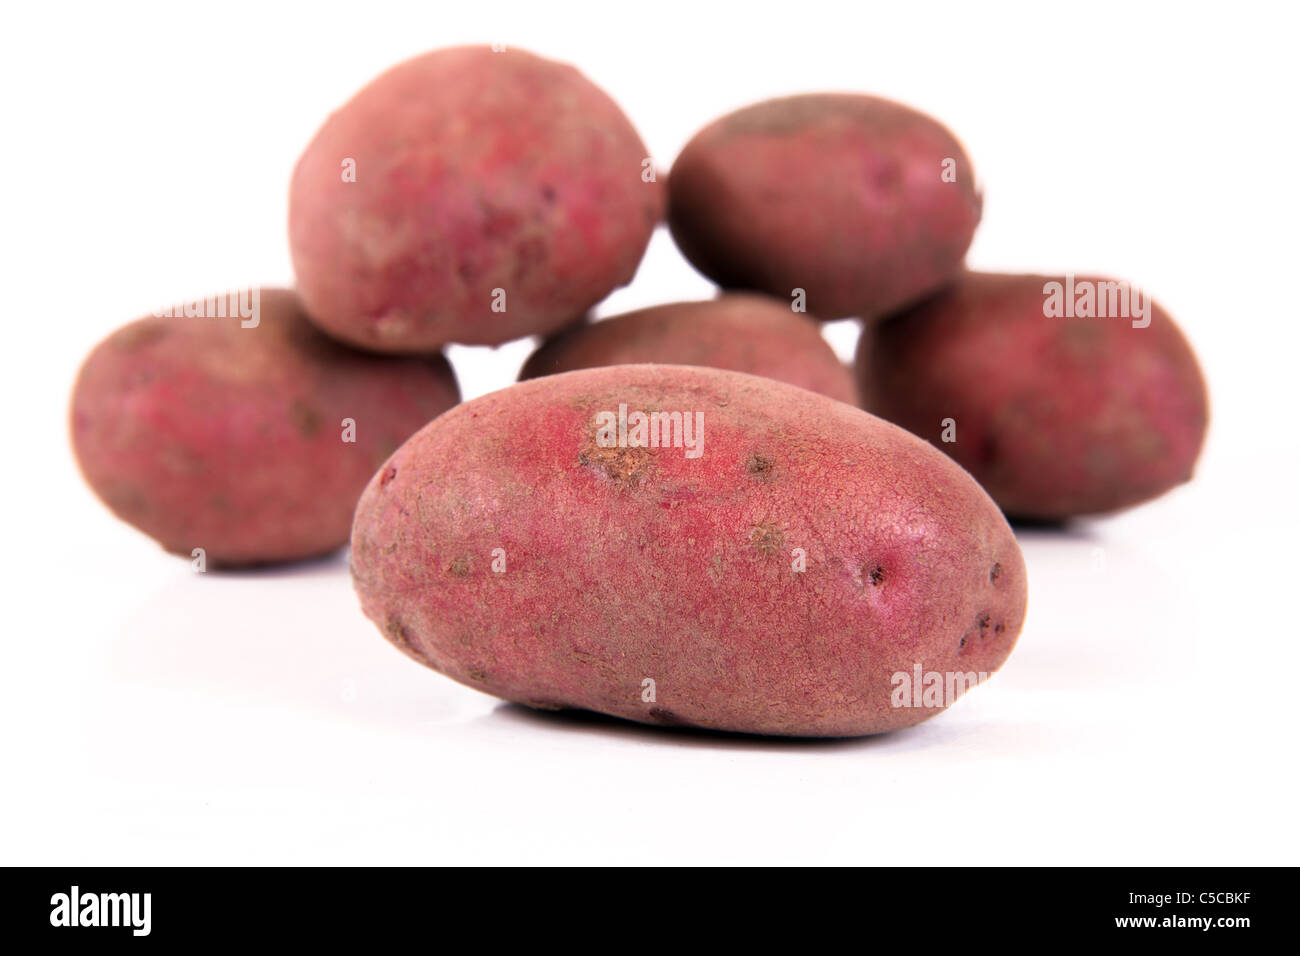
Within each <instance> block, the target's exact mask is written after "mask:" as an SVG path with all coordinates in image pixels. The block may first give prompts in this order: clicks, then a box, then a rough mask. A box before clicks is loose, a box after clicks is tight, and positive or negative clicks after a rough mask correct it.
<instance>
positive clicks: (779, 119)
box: [668, 94, 981, 319]
mask: <svg viewBox="0 0 1300 956" xmlns="http://www.w3.org/2000/svg"><path fill="white" fill-rule="evenodd" d="M980 209H981V199H980V195H979V193H978V192H977V190H976V185H975V177H974V172H973V171H972V169H971V164H970V161H969V160H968V159H967V158H966V154H965V152H964V151H963V150H962V147H961V144H960V143H958V141H957V140H956V139H955V138H954V137H953V135H952V134H951V133H949V132H948V131H947V130H946V129H944V128H943V127H942V126H941V125H939V123H937V122H936V121H934V120H933V119H931V118H930V117H928V116H926V115H925V114H923V113H919V112H917V111H915V110H912V109H909V108H908V107H906V106H903V105H901V104H898V103H893V102H890V101H889V100H884V99H879V98H877V97H873V96H861V95H851V94H808V95H803V96H791V97H786V98H784V99H775V100H766V101H764V102H761V103H757V104H755V105H753V106H749V107H746V108H744V109H741V110H738V111H736V112H734V113H731V114H729V115H727V116H724V117H722V118H721V119H719V120H717V121H715V122H714V123H713V124H711V125H710V126H708V127H706V128H705V129H704V130H703V131H701V132H700V133H698V134H696V136H695V137H694V138H693V139H692V140H691V141H690V142H689V143H687V145H686V147H685V148H684V149H683V150H682V152H681V155H680V156H678V158H677V161H676V162H675V163H674V164H673V167H672V171H671V173H670V175H669V179H668V224H669V227H670V228H671V229H672V234H673V238H674V239H675V240H676V241H677V244H678V245H679V246H680V247H681V250H682V252H683V253H684V254H685V255H686V257H687V258H688V259H690V260H691V262H692V263H693V264H694V265H695V266H696V268H698V269H699V270H700V271H701V272H703V273H704V274H705V275H706V276H708V277H709V278H711V279H713V280H714V281H715V282H717V283H718V284H719V285H721V286H723V287H724V288H728V289H754V290H757V291H761V292H767V293H769V294H771V295H775V296H779V297H789V296H790V295H792V294H793V292H792V290H794V289H803V290H805V292H806V293H807V306H808V311H809V312H811V313H813V314H814V315H817V316H819V317H821V318H824V319H832V318H839V317H843V316H861V317H863V318H874V317H876V316H879V315H883V314H885V313H887V312H891V311H893V310H895V309H898V308H901V307H903V306H905V305H907V304H909V303H911V302H913V301H915V300H917V299H919V298H921V297H922V296H924V295H926V294H928V293H930V292H933V291H934V290H935V289H937V288H939V287H941V286H943V285H944V284H945V283H947V282H949V281H951V280H952V279H954V278H955V277H956V276H957V274H958V273H959V271H960V269H961V264H962V260H963V258H964V257H965V255H966V250H967V248H968V247H969V246H970V243H971V238H972V237H973V235H974V233H975V227H976V225H977V224H978V222H979V219H980Z"/></svg>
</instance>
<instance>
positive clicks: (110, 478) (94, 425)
mask: <svg viewBox="0 0 1300 956" xmlns="http://www.w3.org/2000/svg"><path fill="white" fill-rule="evenodd" d="M208 301H209V302H211V303H213V305H212V306H211V311H213V312H215V311H216V303H217V302H219V301H222V299H221V298H218V297H212V298H211V299H210V300H208ZM241 304H244V305H247V306H249V308H247V312H248V313H249V315H248V316H247V317H245V316H241V315H237V314H235V312H236V309H235V308H234V307H231V308H226V309H222V310H221V311H222V312H223V314H224V315H225V316H226V317H217V316H215V315H209V316H208V317H204V318H199V317H185V316H181V315H178V316H165V317H150V318H145V319H140V320H139V321H137V322H132V323H131V324H130V325H127V326H124V327H123V328H121V329H119V330H118V331H116V332H114V333H113V334H112V335H110V336H109V337H108V338H107V339H105V340H104V341H103V342H102V343H100V344H99V345H98V346H97V347H96V348H95V350H94V351H93V352H92V353H91V354H90V357H89V358H87V359H86V362H85V364H84V365H83V366H82V369H81V373H80V375H79V376H78V378H77V384H76V386H75V389H74V392H73V396H72V441H73V446H74V449H75V451H76V454H77V459H78V461H79V462H80V464H81V469H82V471H83V472H84V474H85V476H86V479H87V480H88V481H89V482H90V485H91V487H92V488H94V490H95V492H96V493H97V494H98V495H99V497H100V498H102V499H103V501H104V503H105V504H107V505H108V506H109V508H111V509H112V511H113V512H114V514H116V515H117V516H118V517H119V518H121V519H122V520H124V521H127V522H129V523H130V524H133V525H135V526H136V527H137V528H139V529H140V530H141V531H143V532H144V533H145V534H147V535H149V536H150V537H152V538H155V539H156V540H157V541H159V542H160V543H161V544H162V546H163V547H164V548H166V549H167V550H168V551H172V552H176V553H178V554H183V555H186V556H189V555H191V554H192V553H193V552H194V549H196V548H202V549H203V553H204V556H205V559H206V562H207V564H210V565H213V566H219V565H244V564H262V563H267V562H274V561H289V560H295V559H299V558H307V557H312V556H315V555H320V554H324V553H327V552H329V551H333V550H335V549H337V548H339V547H341V546H342V545H344V544H346V543H347V540H348V532H349V530H350V529H351V527H352V512H353V509H354V508H355V507H356V502H357V498H358V496H359V495H360V494H361V491H362V489H363V488H365V486H366V482H367V480H368V479H369V478H370V475H371V474H372V473H373V472H374V469H375V468H376V467H378V465H379V464H380V463H381V462H382V461H383V460H384V459H385V458H387V457H388V456H389V455H390V454H392V452H393V450H394V449H396V448H397V447H398V446H399V445H400V444H401V443H402V442H404V441H405V440H406V439H407V438H409V437H410V436H411V435H412V434H414V433H415V431H416V430H418V429H419V428H420V427H422V426H423V425H425V424H426V423H427V422H429V421H430V420H431V419H433V418H435V417H437V416H438V415H440V414H441V413H442V412H444V411H446V410H447V409H448V408H450V407H451V406H452V405H454V404H456V401H457V400H458V398H459V392H458V390H457V387H456V379H455V377H454V375H453V374H452V370H451V366H450V365H449V364H448V363H447V360H446V359H444V358H443V357H442V356H441V355H432V356H428V357H422V358H384V357H381V356H377V355H369V354H366V353H364V352H357V351H354V350H352V349H349V348H346V347H344V346H342V345H340V344H338V343H337V342H335V341H333V340H332V339H329V338H326V337H325V336H324V335H322V334H321V333H320V332H318V331H317V330H316V328H315V327H314V326H312V325H311V323H309V322H308V321H307V319H306V318H305V317H304V316H303V314H302V310H301V308H300V306H299V304H298V301H297V299H296V298H295V297H294V295H293V293H291V292H288V291H286V290H283V289H265V290H261V291H260V292H259V293H258V298H257V300H255V304H254V300H253V299H252V298H251V296H249V297H248V298H247V300H246V301H242V303H241ZM205 307H206V306H205Z"/></svg>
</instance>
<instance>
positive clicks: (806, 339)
mask: <svg viewBox="0 0 1300 956" xmlns="http://www.w3.org/2000/svg"><path fill="white" fill-rule="evenodd" d="M638 363H641V364H644V363H655V364H660V365H703V366H708V367H710V368H722V369H729V370H730V371H733V372H747V373H749V374H750V375H762V376H765V377H767V378H774V379H777V380H778V381H782V382H788V383H789V384H791V385H798V386H799V387H800V388H807V389H811V390H812V391H814V392H821V393H822V394H823V395H828V396H830V397H831V398H834V399H836V400H838V401H841V402H848V403H849V404H852V405H856V404H857V388H856V386H855V385H854V382H853V374H852V373H851V372H850V371H849V370H848V369H847V368H845V366H844V365H843V363H841V362H840V360H839V359H838V358H836V356H835V352H834V351H833V350H832V349H831V347H830V346H829V345H827V344H826V340H825V339H823V338H822V337H821V331H820V329H819V327H818V326H817V325H816V324H815V323H813V322H811V321H809V320H808V319H807V318H806V317H804V316H802V315H800V314H798V313H795V312H792V311H791V309H790V306H789V305H787V304H786V303H784V302H781V301H779V300H777V299H772V298H768V297H767V296H760V295H743V294H737V295H724V296H721V297H719V298H717V299H711V300H708V301H705V302H676V303H673V304H671V305H660V306H655V307H653V308H649V309H641V310H640V311H637V312H629V313H627V314H626V315H620V316H614V317H613V318H609V319H605V320H603V321H601V322H596V323H592V324H588V325H581V324H580V325H575V326H574V327H573V328H571V329H569V330H566V331H565V332H562V333H560V334H559V335H557V336H555V337H554V338H552V339H550V340H549V341H547V342H545V343H544V344H543V345H542V346H541V348H539V349H538V350H537V351H536V352H534V353H533V354H532V355H531V356H529V358H528V361H527V362H525V363H524V367H523V369H522V370H521V371H520V373H519V378H520V380H521V381H522V380H524V379H530V378H536V377H538V376H539V375H554V374H556V373H558V372H572V371H576V370H577V369H582V368H595V367H598V366H602V365H635V364H638Z"/></svg>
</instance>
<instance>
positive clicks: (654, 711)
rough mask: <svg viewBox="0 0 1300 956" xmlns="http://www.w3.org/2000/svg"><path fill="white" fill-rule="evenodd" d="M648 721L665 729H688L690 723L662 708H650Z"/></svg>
mask: <svg viewBox="0 0 1300 956" xmlns="http://www.w3.org/2000/svg"><path fill="white" fill-rule="evenodd" d="M650 719H651V720H653V721H655V722H656V723H660V724H663V725H665V726H667V727H690V726H691V723H690V721H686V720H683V719H682V718H680V717H678V716H677V715H676V714H674V713H673V712H672V711H671V710H668V709H667V708H664V707H651V708H650Z"/></svg>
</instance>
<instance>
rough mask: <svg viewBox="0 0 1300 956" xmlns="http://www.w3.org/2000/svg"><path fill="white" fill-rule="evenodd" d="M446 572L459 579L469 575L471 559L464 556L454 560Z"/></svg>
mask: <svg viewBox="0 0 1300 956" xmlns="http://www.w3.org/2000/svg"><path fill="white" fill-rule="evenodd" d="M446 571H447V573H448V574H454V575H455V576H456V577H458V578H463V577H465V576H466V575H468V574H469V558H468V557H466V556H464V555H461V556H459V557H456V558H452V559H451V562H450V563H449V564H448V565H447V567H446Z"/></svg>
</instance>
